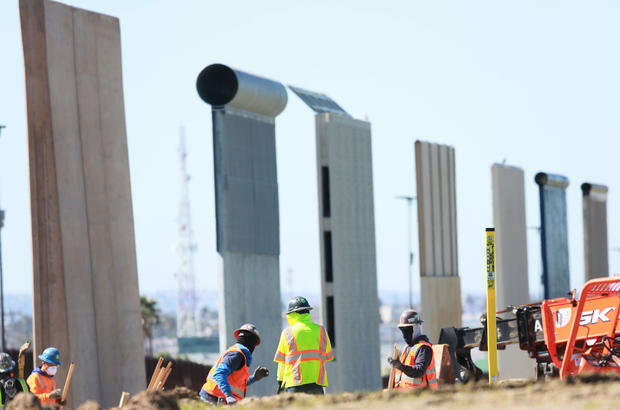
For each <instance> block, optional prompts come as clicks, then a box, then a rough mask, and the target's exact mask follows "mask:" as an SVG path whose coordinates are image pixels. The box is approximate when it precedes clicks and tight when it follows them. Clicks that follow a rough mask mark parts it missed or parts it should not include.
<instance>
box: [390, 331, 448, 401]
mask: <svg viewBox="0 0 620 410" xmlns="http://www.w3.org/2000/svg"><path fill="white" fill-rule="evenodd" d="M422 346H428V347H430V348H431V354H432V356H431V362H430V364H429V365H428V367H427V368H426V372H425V373H424V375H423V376H422V377H415V378H412V377H409V376H407V375H406V374H405V373H403V372H401V371H400V370H398V369H394V370H395V372H394V388H395V389H402V390H408V389H415V388H418V387H430V388H431V389H436V388H438V387H439V384H438V383H437V373H436V371H435V355H434V354H433V347H432V345H431V344H430V343H428V342H419V343H416V345H415V346H413V347H411V348H410V347H409V346H407V348H406V349H405V350H403V352H402V353H401V355H400V362H401V363H402V364H406V365H407V366H413V365H415V357H416V354H417V353H418V350H420V348H421V347H422Z"/></svg>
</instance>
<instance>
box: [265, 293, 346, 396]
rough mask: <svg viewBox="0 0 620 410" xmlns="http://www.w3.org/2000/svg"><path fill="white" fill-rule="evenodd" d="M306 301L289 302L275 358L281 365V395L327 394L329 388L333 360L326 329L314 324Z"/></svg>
mask: <svg viewBox="0 0 620 410" xmlns="http://www.w3.org/2000/svg"><path fill="white" fill-rule="evenodd" d="M312 309H313V308H312V307H311V306H310V304H309V303H308V301H307V300H306V298H304V297H301V296H296V297H294V298H293V299H291V300H290V301H289V302H288V309H287V311H286V320H287V321H288V324H289V327H287V328H286V329H284V330H283V331H282V334H281V335H280V343H279V344H278V350H277V351H276V355H275V357H274V359H273V360H274V362H276V363H278V377H277V379H278V393H280V392H281V391H285V392H289V393H307V394H324V390H323V389H324V387H327V375H326V369H325V366H326V363H327V362H329V361H332V360H334V354H333V352H332V346H331V343H330V341H329V337H328V335H327V332H326V331H325V329H323V327H322V326H320V325H317V324H316V323H313V322H312V319H311V318H310V310H312Z"/></svg>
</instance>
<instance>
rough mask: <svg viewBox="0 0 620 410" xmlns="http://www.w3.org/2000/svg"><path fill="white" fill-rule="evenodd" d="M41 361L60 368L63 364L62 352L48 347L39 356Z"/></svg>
mask: <svg viewBox="0 0 620 410" xmlns="http://www.w3.org/2000/svg"><path fill="white" fill-rule="evenodd" d="M39 359H41V360H43V361H44V362H45V363H49V364H54V365H56V366H60V365H61V364H62V363H61V362H60V352H59V351H58V349H56V348H55V347H48V348H47V349H45V350H44V351H43V353H41V354H40V355H39Z"/></svg>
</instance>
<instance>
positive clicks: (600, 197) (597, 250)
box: [581, 182, 609, 282]
mask: <svg viewBox="0 0 620 410" xmlns="http://www.w3.org/2000/svg"><path fill="white" fill-rule="evenodd" d="M607 191H608V189H607V187H606V186H605V185H598V184H591V183H588V182H586V183H584V184H581V192H582V194H583V200H582V203H583V250H584V256H585V278H584V279H585V281H586V282H587V281H589V280H590V279H595V278H604V277H607V276H609V251H608V249H609V246H608V244H607Z"/></svg>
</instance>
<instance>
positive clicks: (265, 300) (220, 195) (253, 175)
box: [196, 64, 287, 395]
mask: <svg viewBox="0 0 620 410" xmlns="http://www.w3.org/2000/svg"><path fill="white" fill-rule="evenodd" d="M196 87H197V89H198V94H199V95H200V97H201V98H202V99H203V100H204V101H205V102H207V103H208V104H210V105H211V106H212V118H213V156H214V175H215V201H216V223H217V251H218V253H219V256H220V266H219V289H220V313H219V323H220V350H222V351H223V350H224V349H226V348H227V347H228V346H230V345H232V344H233V343H235V339H234V337H233V332H234V330H235V329H237V328H239V327H240V326H241V325H242V324H244V323H248V322H249V323H254V324H255V325H256V326H257V327H258V330H259V332H260V334H261V344H260V346H258V347H257V348H256V350H255V351H254V354H253V356H254V357H253V364H252V369H251V370H252V371H253V368H255V367H256V366H259V365H260V366H265V367H267V368H268V369H269V370H270V372H271V374H272V375H273V377H274V378H272V379H271V380H274V379H275V375H276V370H277V369H276V366H275V364H274V362H273V355H274V353H275V349H276V347H277V345H278V340H279V336H280V332H281V330H282V329H281V323H282V307H281V304H280V269H279V255H280V225H279V208H278V179H277V172H276V171H277V168H276V140H275V117H276V116H277V115H278V114H280V113H281V112H282V110H284V108H285V106H286V102H287V95H286V89H285V88H284V86H283V85H282V84H280V83H278V82H275V81H271V80H268V79H265V78H262V77H257V76H254V75H251V74H247V73H244V72H242V71H239V70H233V69H231V68H229V67H227V66H225V65H222V64H213V65H210V66H208V67H206V68H205V69H204V70H203V71H202V72H201V73H200V75H199V76H198V80H197V83H196ZM274 386H275V385H274V384H273V383H269V382H261V383H256V384H255V385H252V386H250V387H249V389H248V394H250V395H254V394H257V395H269V394H273V393H274V389H275V387H274Z"/></svg>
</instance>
